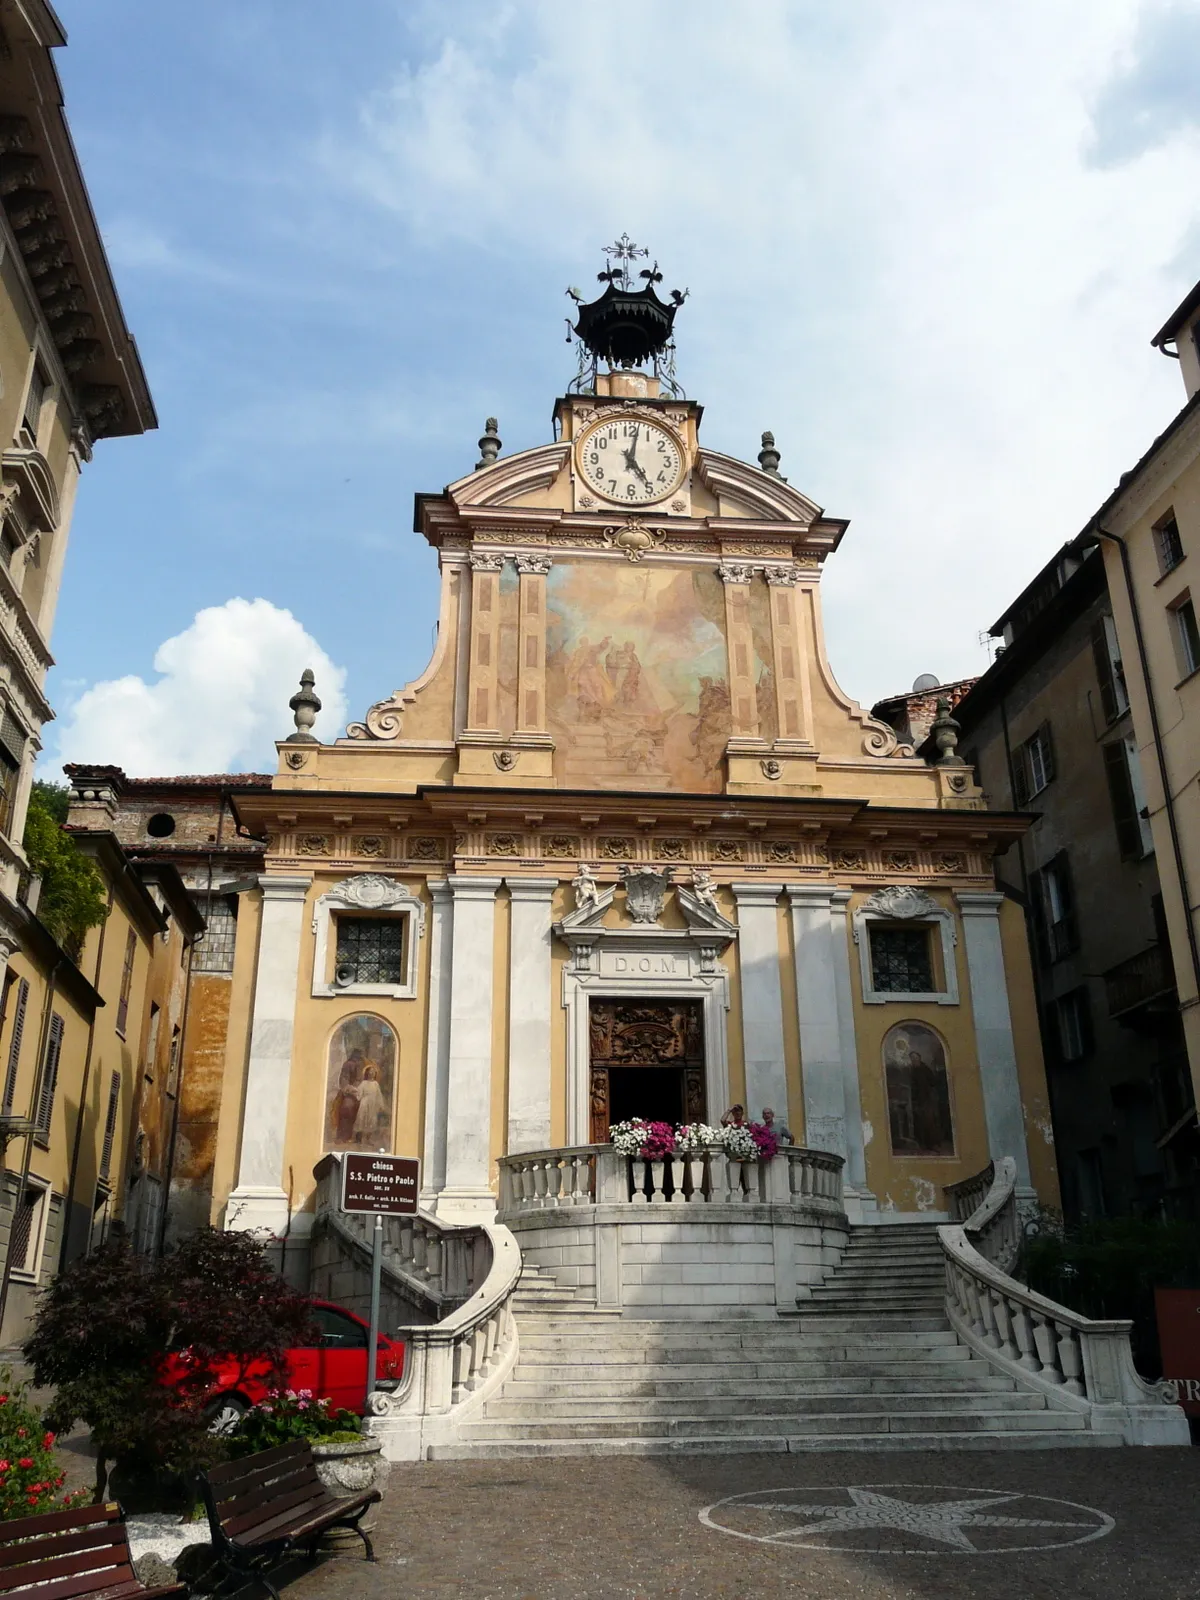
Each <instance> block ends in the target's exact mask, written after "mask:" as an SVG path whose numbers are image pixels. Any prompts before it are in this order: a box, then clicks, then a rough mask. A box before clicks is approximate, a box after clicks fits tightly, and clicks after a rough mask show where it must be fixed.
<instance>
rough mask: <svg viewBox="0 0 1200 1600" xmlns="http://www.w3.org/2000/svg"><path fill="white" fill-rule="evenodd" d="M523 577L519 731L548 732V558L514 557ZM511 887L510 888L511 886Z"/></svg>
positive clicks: (519, 671)
mask: <svg viewBox="0 0 1200 1600" xmlns="http://www.w3.org/2000/svg"><path fill="white" fill-rule="evenodd" d="M514 560H515V561H516V564H517V572H518V573H519V574H520V593H519V595H518V597H517V598H518V603H519V607H520V624H519V632H518V638H517V648H518V652H519V653H518V657H517V732H518V733H545V732H546V574H547V573H548V572H549V571H550V565H551V558H550V557H549V556H542V555H535V554H529V553H526V552H524V551H522V552H521V554H519V555H517V556H515V557H514ZM510 887H511V885H510Z"/></svg>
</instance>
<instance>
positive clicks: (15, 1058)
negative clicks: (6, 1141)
mask: <svg viewBox="0 0 1200 1600" xmlns="http://www.w3.org/2000/svg"><path fill="white" fill-rule="evenodd" d="M28 1005H29V979H28V978H21V979H20V980H19V981H18V983H17V1011H16V1015H15V1016H14V1017H13V1031H12V1038H11V1039H10V1040H9V1043H8V1070H7V1071H6V1072H5V1074H4V1104H3V1106H2V1107H0V1110H2V1111H3V1114H4V1115H5V1116H9V1115H10V1114H11V1112H12V1108H13V1101H14V1100H15V1099H16V1097H17V1068H18V1067H19V1066H20V1064H21V1040H22V1039H23V1038H24V1037H25V1011H26V1008H27V1007H28Z"/></svg>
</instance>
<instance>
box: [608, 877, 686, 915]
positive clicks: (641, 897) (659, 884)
mask: <svg viewBox="0 0 1200 1600" xmlns="http://www.w3.org/2000/svg"><path fill="white" fill-rule="evenodd" d="M674 871H675V869H674V867H662V868H661V869H660V870H659V871H657V872H656V871H655V870H654V868H653V867H628V866H623V867H622V868H621V879H622V882H623V883H624V885H625V904H626V905H627V906H628V907H629V915H630V917H631V918H632V919H633V921H634V922H640V923H657V922H658V919H659V917H660V916H661V914H662V908H663V901H664V900H665V899H666V898H667V887H668V885H669V884H670V882H671V876H672V874H673V872H674Z"/></svg>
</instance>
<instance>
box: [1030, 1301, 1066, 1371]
mask: <svg viewBox="0 0 1200 1600" xmlns="http://www.w3.org/2000/svg"><path fill="white" fill-rule="evenodd" d="M1033 1343H1034V1348H1035V1349H1036V1350H1037V1353H1038V1361H1039V1362H1040V1370H1041V1374H1042V1377H1043V1378H1048V1379H1049V1380H1050V1382H1051V1383H1061V1382H1062V1373H1061V1372H1060V1371H1059V1370H1058V1340H1057V1339H1056V1338H1055V1337H1054V1328H1053V1327H1052V1325H1051V1323H1050V1320H1049V1318H1048V1317H1047V1316H1046V1315H1045V1313H1044V1312H1041V1311H1035V1312H1034V1313H1033Z"/></svg>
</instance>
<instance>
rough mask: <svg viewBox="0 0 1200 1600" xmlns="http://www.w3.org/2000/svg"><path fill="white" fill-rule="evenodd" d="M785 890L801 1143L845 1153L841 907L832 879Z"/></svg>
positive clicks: (846, 1051) (849, 1054) (846, 980)
mask: <svg viewBox="0 0 1200 1600" xmlns="http://www.w3.org/2000/svg"><path fill="white" fill-rule="evenodd" d="M787 893H788V900H789V903H790V905H791V912H792V939H793V943H794V945H795V952H796V1005H797V1009H798V1012H799V1024H800V1074H801V1081H802V1083H803V1085H804V1142H805V1144H806V1145H808V1147H809V1148H810V1149H812V1150H831V1151H833V1153H834V1154H835V1155H839V1156H847V1155H848V1138H847V1128H846V1090H845V1079H846V1072H847V1062H848V1057H852V1056H853V1046H852V1043H851V1045H850V1048H849V1049H847V1044H846V1042H844V1041H843V1037H842V1008H841V1007H840V1006H839V986H840V984H841V985H844V986H845V989H846V992H847V993H848V991H849V981H850V978H849V970H848V967H847V970H846V971H845V972H844V974H843V976H842V978H841V980H840V984H839V976H838V968H839V965H840V963H839V960H838V958H837V944H836V940H837V938H839V937H840V938H841V939H842V940H843V942H844V940H845V910H844V906H840V907H839V908H838V910H837V911H836V913H835V910H834V905H835V896H836V895H837V894H838V893H839V891H838V888H837V886H836V884H832V883H803V884H791V883H790V884H788V886H787ZM839 924H840V927H839ZM855 1070H856V1071H857V1068H856V1069H855ZM859 1137H860V1139H861V1129H860V1134H859Z"/></svg>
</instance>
